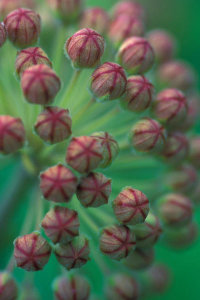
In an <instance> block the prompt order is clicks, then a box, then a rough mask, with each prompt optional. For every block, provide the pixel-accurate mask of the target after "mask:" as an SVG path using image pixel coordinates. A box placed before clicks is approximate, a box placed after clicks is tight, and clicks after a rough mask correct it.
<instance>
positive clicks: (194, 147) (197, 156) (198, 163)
mask: <svg viewBox="0 0 200 300" xmlns="http://www.w3.org/2000/svg"><path fill="white" fill-rule="evenodd" d="M189 160H190V162H191V163H192V164H193V165H194V166H195V167H197V168H200V137H199V136H196V137H192V138H191V139H190V152H189Z"/></svg>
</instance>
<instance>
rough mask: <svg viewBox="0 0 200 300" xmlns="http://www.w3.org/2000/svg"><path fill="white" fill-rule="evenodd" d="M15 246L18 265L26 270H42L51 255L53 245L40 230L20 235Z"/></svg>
mask: <svg viewBox="0 0 200 300" xmlns="http://www.w3.org/2000/svg"><path fill="white" fill-rule="evenodd" d="M14 247H15V248H14V257H15V260H16V263H17V267H19V268H22V269H24V270H26V271H39V270H42V269H43V268H44V266H45V265H46V264H47V263H48V261H49V258H50V255H51V247H50V246H49V244H48V243H47V241H46V240H45V239H44V238H43V237H42V236H41V235H40V233H39V232H33V233H30V234H26V235H24V236H21V237H18V238H17V239H16V240H15V242H14Z"/></svg>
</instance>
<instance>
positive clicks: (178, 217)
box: [158, 193, 193, 227]
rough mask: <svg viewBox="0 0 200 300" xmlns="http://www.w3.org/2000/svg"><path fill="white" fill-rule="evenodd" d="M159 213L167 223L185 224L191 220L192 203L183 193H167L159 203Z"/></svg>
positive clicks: (174, 224) (173, 225)
mask: <svg viewBox="0 0 200 300" xmlns="http://www.w3.org/2000/svg"><path fill="white" fill-rule="evenodd" d="M158 213H159V215H160V218H161V220H162V222H163V223H164V224H165V225H168V226H172V227H175V226H183V225H186V224H188V223H189V222H190V221H191V218H192V214H193V209H192V203H191V201H190V200H189V199H188V198H187V197H185V196H183V195H179V194H173V193H171V194H167V195H165V196H163V197H162V198H161V199H160V201H159V203H158Z"/></svg>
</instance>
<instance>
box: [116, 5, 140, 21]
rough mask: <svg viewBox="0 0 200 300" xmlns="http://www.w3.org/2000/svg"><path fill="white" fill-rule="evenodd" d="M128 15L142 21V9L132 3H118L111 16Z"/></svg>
mask: <svg viewBox="0 0 200 300" xmlns="http://www.w3.org/2000/svg"><path fill="white" fill-rule="evenodd" d="M123 14H125V15H130V16H134V17H137V18H140V19H144V16H145V12H144V9H143V7H142V6H141V5H140V4H139V3H138V2H134V1H120V2H119V3H117V4H116V5H115V6H114V9H113V16H114V17H117V16H119V15H123Z"/></svg>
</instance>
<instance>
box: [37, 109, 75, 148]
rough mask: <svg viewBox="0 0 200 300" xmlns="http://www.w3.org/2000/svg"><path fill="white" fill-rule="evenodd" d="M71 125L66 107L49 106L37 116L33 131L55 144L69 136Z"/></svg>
mask: <svg viewBox="0 0 200 300" xmlns="http://www.w3.org/2000/svg"><path fill="white" fill-rule="evenodd" d="M71 127H72V119H71V117H70V114H69V110H68V109H63V108H59V107H56V106H55V107H53V106H52V107H51V106H49V107H46V108H45V110H43V111H42V112H41V113H40V114H39V116H38V117H37V121H36V124H35V131H36V133H37V134H38V135H39V136H40V138H41V139H42V140H44V141H45V142H47V143H50V144H55V143H60V142H62V141H64V140H65V139H67V138H69V137H70V135H71V133H72V131H71Z"/></svg>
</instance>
